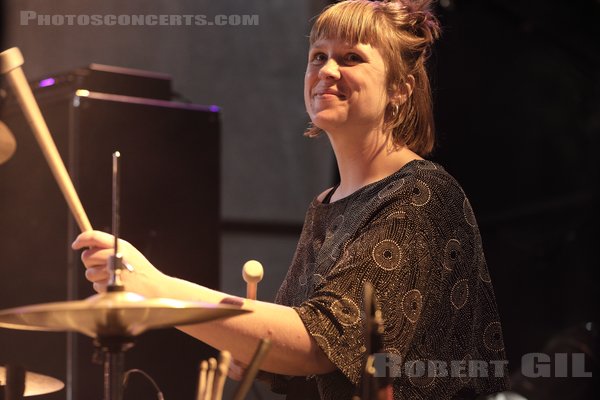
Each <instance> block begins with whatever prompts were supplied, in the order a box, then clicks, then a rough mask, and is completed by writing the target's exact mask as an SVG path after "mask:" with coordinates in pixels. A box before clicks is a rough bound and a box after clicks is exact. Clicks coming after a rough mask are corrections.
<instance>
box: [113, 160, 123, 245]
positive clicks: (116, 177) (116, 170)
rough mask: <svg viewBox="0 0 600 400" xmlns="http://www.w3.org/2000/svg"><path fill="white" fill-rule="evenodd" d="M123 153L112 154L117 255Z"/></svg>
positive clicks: (114, 226)
mask: <svg viewBox="0 0 600 400" xmlns="http://www.w3.org/2000/svg"><path fill="white" fill-rule="evenodd" d="M120 160H121V153H119V152H118V151H115V152H114V153H113V155H112V161H113V162H112V233H113V236H114V237H115V256H116V255H117V254H118V253H119V223H120V220H119V219H120V218H119V216H120V212H121V211H120V209H119V206H120V205H119V195H120V193H119V190H120V186H121V171H120V170H121V168H120V166H121V165H120Z"/></svg>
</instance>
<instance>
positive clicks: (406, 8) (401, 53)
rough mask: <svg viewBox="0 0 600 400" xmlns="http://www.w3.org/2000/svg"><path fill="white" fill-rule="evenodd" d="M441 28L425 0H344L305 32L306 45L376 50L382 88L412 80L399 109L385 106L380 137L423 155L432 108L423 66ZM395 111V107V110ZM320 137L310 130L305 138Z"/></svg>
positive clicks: (431, 135)
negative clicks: (334, 43)
mask: <svg viewBox="0 0 600 400" xmlns="http://www.w3.org/2000/svg"><path fill="white" fill-rule="evenodd" d="M439 34H440V27H439V24H438V21H437V19H436V18H435V17H434V16H433V14H432V13H431V11H430V9H429V1H420V2H411V1H410V0H401V1H398V0H395V1H394V0H388V1H367V0H346V1H342V2H340V3H337V4H334V5H331V6H329V7H327V8H326V9H325V10H323V12H322V13H321V14H320V15H319V17H318V18H317V20H316V21H315V23H314V25H313V27H312V29H311V32H310V45H311V46H312V45H313V44H314V43H315V42H316V41H318V40H320V39H332V38H335V39H340V40H343V41H345V42H348V43H350V44H351V45H355V44H357V43H362V44H369V45H371V46H373V47H375V48H377V49H378V50H379V51H380V52H381V54H382V57H383V59H384V61H385V64H386V71H387V79H386V80H387V87H388V89H390V90H394V89H397V88H402V87H405V84H406V82H407V78H408V77H409V76H410V75H412V76H413V77H414V87H413V91H412V94H411V95H410V96H408V98H407V100H406V101H405V102H404V103H403V104H400V105H395V104H392V103H391V102H390V103H389V104H388V105H387V106H386V110H385V115H384V132H386V133H391V135H392V142H393V143H394V144H395V145H403V146H407V147H408V148H409V149H411V150H412V151H414V152H415V153H417V154H419V155H421V156H425V155H427V154H429V153H430V152H431V150H432V149H433V145H434V142H435V130H434V120H433V106H432V102H431V89H430V85H429V77H428V76H427V70H426V68H425V61H426V60H427V58H428V56H429V52H430V47H431V44H432V43H433V42H434V41H435V39H437V38H438V37H439ZM396 107H397V108H396ZM321 133H322V130H321V129H320V128H318V127H317V126H314V125H311V126H310V127H309V129H308V130H307V131H306V133H305V135H306V136H309V137H315V136H318V135H319V134H321Z"/></svg>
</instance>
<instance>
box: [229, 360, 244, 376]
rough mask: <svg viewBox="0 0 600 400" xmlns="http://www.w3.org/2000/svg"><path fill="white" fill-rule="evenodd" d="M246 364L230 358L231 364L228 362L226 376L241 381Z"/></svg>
mask: <svg viewBox="0 0 600 400" xmlns="http://www.w3.org/2000/svg"><path fill="white" fill-rule="evenodd" d="M246 367H248V366H247V365H246V364H244V363H241V362H239V361H236V360H232V361H231V364H229V371H227V376H229V377H230V378H231V379H233V380H236V381H241V380H242V378H243V377H244V373H245V372H246Z"/></svg>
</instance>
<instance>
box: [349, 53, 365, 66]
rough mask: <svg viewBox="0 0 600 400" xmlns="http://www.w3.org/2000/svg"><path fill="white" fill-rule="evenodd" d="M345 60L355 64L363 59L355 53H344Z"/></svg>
mask: <svg viewBox="0 0 600 400" xmlns="http://www.w3.org/2000/svg"><path fill="white" fill-rule="evenodd" d="M345 58H346V62H347V63H350V64H357V63H361V62H362V61H363V59H362V57H361V56H359V55H358V54H356V53H350V54H347V55H346V57H345Z"/></svg>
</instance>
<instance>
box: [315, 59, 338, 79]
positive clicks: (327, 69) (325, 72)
mask: <svg viewBox="0 0 600 400" xmlns="http://www.w3.org/2000/svg"><path fill="white" fill-rule="evenodd" d="M319 78H320V79H339V78H340V66H339V65H338V63H337V62H335V60H334V59H333V58H330V59H329V60H327V62H326V63H325V64H324V65H323V66H322V67H321V69H320V70H319Z"/></svg>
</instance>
